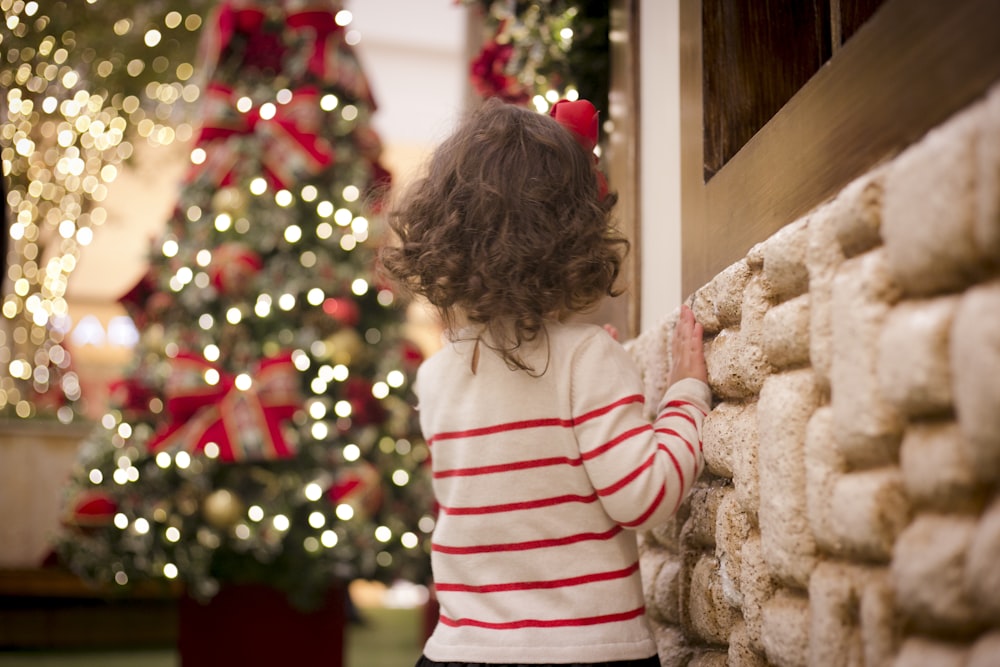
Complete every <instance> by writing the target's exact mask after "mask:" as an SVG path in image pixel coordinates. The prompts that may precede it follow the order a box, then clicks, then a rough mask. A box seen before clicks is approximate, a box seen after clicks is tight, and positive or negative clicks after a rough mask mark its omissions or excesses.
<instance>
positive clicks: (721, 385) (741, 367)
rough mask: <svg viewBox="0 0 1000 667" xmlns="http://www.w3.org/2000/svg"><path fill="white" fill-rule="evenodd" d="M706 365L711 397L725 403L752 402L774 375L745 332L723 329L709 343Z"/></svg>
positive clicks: (762, 352) (760, 350)
mask: <svg viewBox="0 0 1000 667" xmlns="http://www.w3.org/2000/svg"><path fill="white" fill-rule="evenodd" d="M705 365H706V366H707V367H708V384H709V386H711V388H712V393H714V394H715V395H716V396H719V397H720V398H722V399H725V400H746V399H749V398H752V397H753V396H755V395H756V394H757V393H758V392H759V391H760V387H761V385H763V384H764V379H765V378H766V377H767V376H768V375H769V374H770V373H771V365H770V364H769V363H768V362H767V358H766V357H765V356H764V351H763V350H762V349H761V347H760V346H759V345H757V344H755V343H753V342H751V341H750V340H749V339H748V338H747V335H746V333H745V332H744V331H743V330H742V329H723V330H722V331H720V332H719V334H718V335H717V336H716V337H715V338H713V339H712V340H710V341H709V342H708V343H707V344H706V345H705Z"/></svg>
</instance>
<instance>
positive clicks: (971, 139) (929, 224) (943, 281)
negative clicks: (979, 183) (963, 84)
mask: <svg viewBox="0 0 1000 667" xmlns="http://www.w3.org/2000/svg"><path fill="white" fill-rule="evenodd" d="M982 118H983V108H982V107H981V105H975V106H974V107H972V108H971V109H969V110H968V111H966V112H963V113H960V114H959V115H957V116H956V117H955V118H953V119H952V120H950V121H948V122H946V123H945V124H943V125H940V126H938V127H937V128H935V129H934V130H932V131H931V132H929V133H928V134H927V135H926V136H925V137H924V138H923V139H922V140H920V141H919V142H918V143H917V144H915V145H913V146H912V147H910V148H909V149H907V150H906V151H904V152H903V153H902V154H900V155H899V156H898V157H896V158H895V159H894V160H893V162H892V163H891V165H890V166H889V168H888V169H887V171H886V178H885V194H884V198H883V209H882V238H883V239H884V242H885V248H886V251H887V256H888V263H889V270H890V272H891V274H892V276H893V278H894V279H895V281H896V282H897V283H898V284H899V285H900V287H902V288H903V289H904V290H905V291H906V293H907V294H911V295H930V294H940V293H943V292H948V291H953V290H956V289H961V288H962V287H964V286H966V285H969V284H972V283H974V282H976V280H978V279H979V278H980V277H981V276H982V275H983V273H984V270H985V261H984V256H983V254H982V250H981V249H980V248H978V247H977V241H976V234H975V231H974V227H975V218H976V208H977V202H976V169H977V160H976V151H975V145H976V142H977V141H978V139H979V137H980V131H979V129H980V125H981V122H982Z"/></svg>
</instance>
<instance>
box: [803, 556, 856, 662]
mask: <svg viewBox="0 0 1000 667" xmlns="http://www.w3.org/2000/svg"><path fill="white" fill-rule="evenodd" d="M862 578H863V573H861V572H859V571H858V569H857V568H853V567H851V566H848V565H844V564H840V563H820V564H819V565H817V566H816V569H815V570H813V573H812V577H810V578H809V623H810V624H809V664H810V665H823V666H824V667H849V666H851V665H863V664H864V658H863V653H864V651H863V647H862V643H861V628H860V627H859V625H858V621H857V619H858V609H857V606H858V605H857V600H858V597H859V595H858V593H859V581H860V580H861V579H862Z"/></svg>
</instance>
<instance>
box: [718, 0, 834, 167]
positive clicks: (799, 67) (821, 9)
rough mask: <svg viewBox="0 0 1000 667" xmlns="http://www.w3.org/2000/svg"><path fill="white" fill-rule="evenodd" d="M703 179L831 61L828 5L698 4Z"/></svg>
mask: <svg viewBox="0 0 1000 667" xmlns="http://www.w3.org/2000/svg"><path fill="white" fill-rule="evenodd" d="M702 25H703V28H704V33H703V43H702V50H703V57H704V61H703V62H704V81H703V86H704V101H705V180H708V179H710V178H711V177H712V175H714V174H715V173H716V172H717V171H718V170H719V169H721V168H722V166H723V165H724V164H726V162H728V161H729V160H730V158H732V157H733V155H735V154H736V152H737V151H739V150H740V148H742V147H743V146H744V145H745V144H746V142H747V141H749V139H750V137H752V136H753V135H754V134H755V133H756V132H757V131H758V130H759V129H760V128H761V127H763V126H764V124H765V123H767V121H768V120H770V119H771V118H772V117H773V116H774V114H775V113H777V112H778V110H779V109H781V107H782V106H784V105H785V103H786V102H788V100H789V99H791V97H792V96H793V95H794V94H795V92H796V91H798V90H799V88H801V87H802V86H803V85H804V84H805V82H806V81H808V80H809V79H810V77H812V75H813V74H815V73H816V71H817V70H819V68H820V67H821V66H822V65H823V63H824V62H826V60H827V59H828V58H829V57H830V53H831V47H830V7H829V0H809V1H808V2H804V1H803V0H752V1H745V2H733V0H704V2H703V5H702Z"/></svg>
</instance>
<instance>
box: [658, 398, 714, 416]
mask: <svg viewBox="0 0 1000 667" xmlns="http://www.w3.org/2000/svg"><path fill="white" fill-rule="evenodd" d="M663 407H665V408H694V409H695V410H697V411H698V412H700V413H701V414H702V415H707V414H708V413H707V412H705V411H704V410H702V409H701V408H700V407H698V406H697V405H695V404H694V403H692V402H691V401H681V400H673V401H669V402H668V403H667V404H666V405H664V406H663Z"/></svg>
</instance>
